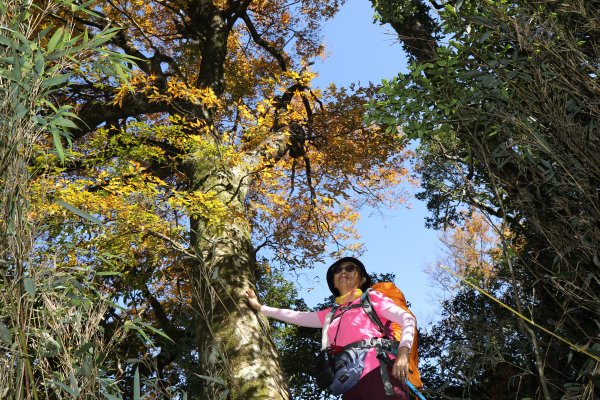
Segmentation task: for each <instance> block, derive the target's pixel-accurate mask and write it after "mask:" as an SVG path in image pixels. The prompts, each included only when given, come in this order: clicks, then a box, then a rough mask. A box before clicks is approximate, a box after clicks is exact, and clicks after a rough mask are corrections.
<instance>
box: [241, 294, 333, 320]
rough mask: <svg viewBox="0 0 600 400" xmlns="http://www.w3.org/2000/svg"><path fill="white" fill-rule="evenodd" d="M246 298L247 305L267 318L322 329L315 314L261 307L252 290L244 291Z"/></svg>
mask: <svg viewBox="0 0 600 400" xmlns="http://www.w3.org/2000/svg"><path fill="white" fill-rule="evenodd" d="M246 297H247V298H248V303H249V304H250V306H251V307H252V308H254V309H255V310H256V311H260V312H261V313H263V314H264V315H266V316H267V317H271V318H275V319H278V320H280V321H283V322H289V323H290V324H294V325H299V326H306V327H308V328H322V327H323V324H322V323H321V320H319V317H318V315H317V313H316V312H304V311H294V310H287V309H285V308H275V307H269V306H263V305H262V304H260V302H259V301H258V297H257V296H256V293H254V290H252V289H248V290H247V291H246Z"/></svg>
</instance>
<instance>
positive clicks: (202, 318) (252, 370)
mask: <svg viewBox="0 0 600 400" xmlns="http://www.w3.org/2000/svg"><path fill="white" fill-rule="evenodd" d="M213 161H214V160H213ZM209 163H210V161H207V159H206V157H205V156H204V157H202V156H199V157H195V158H194V159H193V160H191V162H188V163H187V167H188V174H189V175H188V176H189V178H190V182H191V184H192V187H193V188H195V189H200V187H205V188H208V187H210V188H225V190H222V191H221V192H220V195H219V196H220V199H221V200H222V201H223V202H224V203H225V204H228V205H229V206H230V207H232V208H233V210H232V213H233V214H235V217H234V218H233V220H232V221H227V224H226V225H225V226H224V227H222V229H221V230H220V231H217V233H211V232H210V231H211V230H210V229H209V228H207V226H206V224H205V221H202V220H200V219H194V220H192V221H191V224H190V227H191V244H192V246H193V247H194V249H195V251H196V252H197V254H201V255H202V256H201V257H200V258H201V259H202V261H198V262H197V263H195V265H194V266H193V269H192V271H191V275H192V277H191V278H192V282H193V283H194V285H193V291H194V293H193V302H194V308H195V310H196V311H197V322H196V335H197V342H198V350H199V357H200V362H201V364H202V373H203V374H204V375H205V376H206V377H210V379H206V384H205V385H204V388H205V390H204V393H200V394H195V393H194V394H192V395H193V396H194V398H201V399H220V398H230V399H288V398H289V394H288V389H287V383H286V382H287V381H286V379H285V378H284V374H283V371H282V367H281V363H280V361H279V356H278V354H277V352H276V350H275V346H274V344H273V342H272V341H271V338H270V333H269V332H268V330H269V324H268V322H267V320H266V318H265V317H264V316H263V315H261V314H257V313H256V312H254V310H253V309H251V308H250V307H249V305H248V304H247V302H246V297H245V291H246V289H248V288H252V289H254V290H256V289H255V283H256V282H255V281H256V279H255V268H256V260H255V253H254V249H253V247H252V243H251V240H250V223H249V221H247V220H246V218H245V217H244V216H246V215H247V214H246V212H245V210H244V199H245V196H246V193H247V183H244V181H243V177H244V176H246V173H245V171H235V170H231V168H229V169H227V167H226V166H224V165H219V166H218V167H217V166H216V165H214V164H213V165H208V164H209ZM227 393H228V395H227Z"/></svg>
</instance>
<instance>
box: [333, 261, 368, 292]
mask: <svg viewBox="0 0 600 400" xmlns="http://www.w3.org/2000/svg"><path fill="white" fill-rule="evenodd" d="M364 280H365V278H363V277H362V276H361V275H360V269H358V267H357V266H356V265H354V264H353V263H351V262H344V263H342V264H340V265H338V266H336V267H335V269H334V270H333V286H334V287H335V288H336V289H337V290H339V291H340V295H342V296H343V295H345V294H346V293H348V292H350V291H352V290H354V289H357V288H359V287H360V286H361V285H362V284H363V282H364Z"/></svg>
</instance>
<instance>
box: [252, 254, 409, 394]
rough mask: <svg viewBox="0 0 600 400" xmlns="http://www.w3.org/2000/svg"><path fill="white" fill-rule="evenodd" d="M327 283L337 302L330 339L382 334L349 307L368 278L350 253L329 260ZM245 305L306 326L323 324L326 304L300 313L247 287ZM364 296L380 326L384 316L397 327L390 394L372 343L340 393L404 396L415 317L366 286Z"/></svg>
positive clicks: (337, 342) (351, 339)
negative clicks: (355, 377) (268, 302)
mask: <svg viewBox="0 0 600 400" xmlns="http://www.w3.org/2000/svg"><path fill="white" fill-rule="evenodd" d="M327 284H328V285H329V289H330V290H331V292H332V293H333V294H334V295H336V296H338V297H337V298H336V303H337V304H338V305H339V307H338V309H337V310H336V312H335V315H334V317H333V318H332V319H331V322H330V324H329V327H328V330H327V335H328V338H329V343H330V344H332V345H335V346H338V348H339V347H340V346H341V347H343V346H346V345H348V344H350V343H354V342H358V341H361V340H364V339H370V338H378V337H382V334H381V332H380V330H379V328H378V327H377V325H375V324H374V323H373V322H372V321H371V320H370V318H369V317H368V315H367V314H366V313H365V311H364V310H363V308H362V307H349V306H351V305H354V304H360V297H361V295H362V293H363V291H364V290H366V289H367V288H369V287H370V286H371V278H370V277H369V275H368V274H367V271H366V269H365V267H364V265H363V263H362V262H360V261H359V260H358V259H356V258H353V257H344V258H342V259H340V260H338V261H336V262H335V263H333V264H332V265H331V266H330V267H329V269H328V270H327ZM246 295H247V297H248V302H249V303H250V306H251V307H252V308H254V309H255V310H257V311H260V312H261V313H263V314H265V315H266V316H268V317H272V318H276V319H278V320H280V321H284V322H289V323H293V324H296V325H300V326H306V327H311V328H322V327H323V324H324V322H325V317H326V315H327V314H328V313H329V311H330V310H331V309H325V310H321V311H316V312H300V311H293V310H286V309H279V308H273V307H268V306H264V305H261V304H260V302H259V301H258V299H257V297H256V294H255V293H254V291H252V290H250V289H249V290H248V291H247V292H246ZM369 297H370V299H371V303H372V305H373V308H374V309H375V311H376V313H377V315H378V316H379V318H380V319H381V321H382V322H383V324H384V325H385V324H386V322H387V321H392V322H395V323H397V324H398V325H400V326H401V327H402V340H401V341H400V344H399V346H398V355H397V357H396V359H395V360H394V362H393V367H392V369H391V374H390V376H389V379H390V382H391V384H392V386H393V395H386V393H385V389H384V381H383V378H382V376H381V371H380V363H379V359H378V358H377V351H376V349H375V348H372V349H369V350H368V352H367V354H366V356H365V359H364V369H363V371H362V374H361V376H360V380H359V381H358V383H357V384H356V385H355V386H354V387H352V388H351V389H349V390H348V391H347V392H345V393H344V394H343V396H342V398H343V399H344V400H360V399H369V400H373V399H390V400H392V399H402V400H407V399H408V398H409V397H408V390H407V387H406V385H405V384H404V380H405V379H406V377H407V375H408V356H409V352H410V348H411V345H412V341H413V338H414V333H415V326H416V321H415V319H414V317H413V316H412V315H411V314H410V313H408V312H407V311H405V310H403V309H402V308H401V307H398V306H397V305H396V304H395V303H394V302H393V301H392V300H391V299H390V298H388V297H386V296H384V295H383V294H381V293H379V292H377V291H374V290H372V291H370V292H369Z"/></svg>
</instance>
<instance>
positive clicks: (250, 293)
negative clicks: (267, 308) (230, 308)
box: [246, 289, 262, 311]
mask: <svg viewBox="0 0 600 400" xmlns="http://www.w3.org/2000/svg"><path fill="white" fill-rule="evenodd" d="M246 298H247V299H248V303H249V304H250V307H252V308H254V309H255V310H256V311H260V308H261V307H262V304H260V303H259V302H258V297H257V296H256V293H254V290H252V289H247V290H246Z"/></svg>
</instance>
